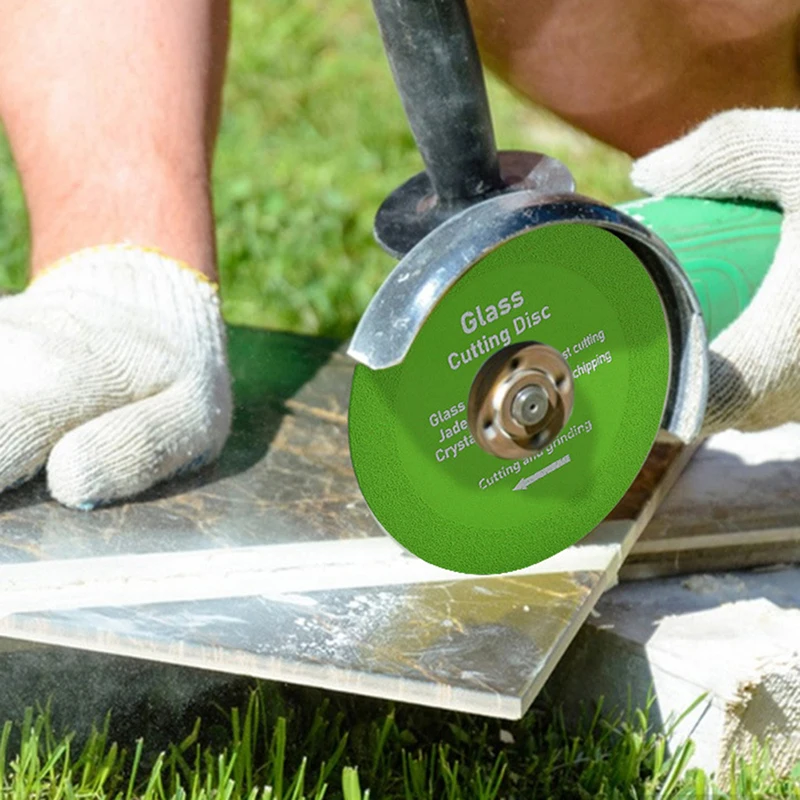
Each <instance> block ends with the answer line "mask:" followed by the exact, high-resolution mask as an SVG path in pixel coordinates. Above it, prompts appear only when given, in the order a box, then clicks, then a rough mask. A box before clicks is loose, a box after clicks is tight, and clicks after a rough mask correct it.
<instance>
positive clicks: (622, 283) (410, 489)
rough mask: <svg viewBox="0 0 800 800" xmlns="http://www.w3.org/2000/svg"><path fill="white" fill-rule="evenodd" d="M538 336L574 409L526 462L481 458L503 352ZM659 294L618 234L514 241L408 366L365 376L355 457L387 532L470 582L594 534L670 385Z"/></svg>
mask: <svg viewBox="0 0 800 800" xmlns="http://www.w3.org/2000/svg"><path fill="white" fill-rule="evenodd" d="M520 342H540V343H544V344H547V345H550V346H551V347H553V348H555V349H556V350H558V351H559V352H560V353H561V354H562V355H563V357H564V358H565V359H566V361H567V363H568V365H569V367H570V370H571V371H572V375H573V381H574V406H573V410H572V414H571V416H570V418H569V420H568V421H567V422H566V425H565V426H564V428H563V429H562V430H561V433H560V435H559V436H558V437H557V438H555V439H554V440H553V441H552V442H551V443H550V444H549V445H547V447H546V448H545V449H544V450H542V451H540V452H537V453H531V454H530V455H528V456H524V457H522V458H519V459H515V460H508V459H504V458H498V457H496V456H493V455H490V454H489V453H487V452H485V451H484V450H482V449H481V448H480V447H479V446H478V445H477V444H476V443H475V439H474V438H473V436H472V435H471V433H470V430H469V427H468V423H467V401H468V397H469V393H470V387H471V385H472V381H473V378H474V377H475V374H476V372H477V371H478V369H479V368H480V366H481V365H482V364H483V363H484V362H485V361H486V360H487V358H489V357H490V356H491V355H492V354H493V353H496V352H498V351H499V350H500V349H501V348H503V347H505V346H507V345H510V344H512V343H513V344H517V343H520ZM669 374H670V343H669V334H668V329H667V322H666V317H665V314H664V309H663V307H662V304H661V299H660V297H659V294H658V291H657V290H656V288H655V286H654V285H653V282H652V280H651V279H650V276H649V275H648V273H647V271H646V270H645V269H644V267H643V266H642V265H641V263H640V262H639V260H638V259H637V258H636V256H635V255H634V254H633V253H632V252H631V251H630V250H629V249H628V248H627V247H626V246H625V245H624V244H623V243H622V242H621V241H620V240H619V239H618V238H617V237H615V236H614V235H613V234H611V233H609V232H607V231H605V230H601V229H599V228H597V227H594V226H591V225H586V224H580V223H568V224H557V225H552V226H549V227H543V228H538V229H535V230H533V231H530V232H527V233H525V234H523V235H521V236H518V237H517V238H515V239H512V240H510V241H508V242H506V243H504V244H503V245H501V246H500V247H498V248H497V249H496V250H494V251H492V252H491V253H489V254H488V255H486V256H485V257H484V258H483V259H481V260H480V261H478V262H477V263H476V264H475V265H473V267H472V268H471V269H470V270H469V271H468V272H466V273H465V274H464V275H463V276H462V277H461V278H460V279H459V280H458V282H457V283H456V284H455V285H454V286H453V287H452V288H451V289H450V291H448V292H447V293H446V295H445V296H444V297H443V298H442V300H441V301H440V302H439V303H438V304H437V305H436V306H435V308H434V309H433V311H432V312H431V314H430V316H429V317H428V319H427V320H426V322H425V324H424V325H423V327H422V328H421V330H420V331H419V333H418V335H417V337H416V339H415V340H414V343H413V344H412V346H411V349H410V350H409V352H408V354H407V355H406V358H405V359H404V360H403V362H402V363H400V364H399V365H397V366H395V367H391V368H389V369H383V370H372V369H369V368H368V367H366V366H363V365H359V366H357V367H356V370H355V375H354V378H353V385H352V391H351V399H350V415H349V430H350V448H351V456H352V461H353V467H354V469H355V473H356V477H357V479H358V482H359V486H360V488H361V491H362V493H363V495H364V497H365V499H366V501H367V503H368V505H369V507H370V509H371V510H372V513H373V514H374V515H375V517H376V518H377V520H378V521H379V522H380V524H381V525H382V526H383V528H384V529H385V530H386V531H387V532H388V533H389V534H391V535H392V536H393V537H394V538H395V539H396V540H397V541H398V542H399V543H400V544H401V545H403V546H404V547H405V548H407V549H408V550H409V551H411V552H412V553H414V554H415V555H417V556H419V557H420V558H423V559H425V560H426V561H429V562H431V563H432V564H436V565H438V566H440V567H444V568H446V569H450V570H456V571H459V572H466V573H472V574H487V573H500V572H508V571H511V570H516V569H521V568H523V567H527V566H529V565H531V564H534V563H536V562H538V561H541V560H543V559H545V558H547V557H549V556H551V555H553V554H555V553H557V552H559V551H560V550H563V549H564V548H565V547H568V546H569V545H571V544H574V543H575V542H576V541H577V540H578V539H580V538H581V537H582V536H584V535H585V534H586V533H588V532H589V531H590V530H591V529H592V528H594V527H595V526H596V525H597V524H598V523H599V522H600V521H601V520H602V519H603V517H605V516H606V515H607V514H608V512H609V511H611V509H612V508H613V507H614V506H615V505H616V503H617V502H618V501H619V499H620V498H621V497H622V496H623V494H624V493H625V491H626V490H627V489H628V487H629V486H630V484H631V483H632V482H633V479H634V478H635V477H636V474H637V472H638V471H639V469H640V467H641V466H642V463H643V462H644V460H645V458H646V457H647V454H648V452H649V450H650V447H651V446H652V443H653V440H654V439H655V436H656V434H657V432H658V429H659V425H660V423H661V418H662V414H663V411H664V405H665V402H666V397H667V392H668V388H669Z"/></svg>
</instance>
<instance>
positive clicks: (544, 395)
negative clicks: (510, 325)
mask: <svg viewBox="0 0 800 800" xmlns="http://www.w3.org/2000/svg"><path fill="white" fill-rule="evenodd" d="M572 404H573V383H572V372H571V371H570V368H569V365H568V364H567V362H566V361H565V360H564V358H563V357H562V355H561V353H559V352H558V351H557V350H555V349H554V348H552V347H550V346H548V345H545V344H540V343H538V342H523V343H520V344H514V345H509V346H508V347H505V348H503V349H502V350H500V351H499V352H497V353H495V354H494V355H493V356H492V357H491V358H489V359H487V360H486V362H485V363H484V364H483V365H482V366H481V368H480V369H479V370H478V373H477V375H476V376H475V379H474V380H473V382H472V387H471V389H470V395H469V403H468V407H467V422H468V424H469V428H470V432H471V433H472V435H473V436H474V437H475V441H476V442H477V443H478V445H480V447H481V448H482V449H483V450H485V451H486V452H487V453H490V454H491V455H494V456H498V457H499V458H521V457H523V456H526V455H529V454H530V453H531V452H536V451H537V450H541V449H542V448H544V447H546V446H547V445H548V444H549V443H550V442H552V441H553V439H555V438H556V437H557V436H558V434H559V433H560V432H561V430H562V429H563V428H564V426H565V425H566V423H567V420H568V419H569V416H570V414H571V413H572Z"/></svg>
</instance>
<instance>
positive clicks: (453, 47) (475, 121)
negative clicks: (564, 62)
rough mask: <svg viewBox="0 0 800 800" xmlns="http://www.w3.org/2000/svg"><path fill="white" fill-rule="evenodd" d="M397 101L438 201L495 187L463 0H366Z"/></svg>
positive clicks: (493, 157) (468, 197)
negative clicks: (370, 2) (375, 21)
mask: <svg viewBox="0 0 800 800" xmlns="http://www.w3.org/2000/svg"><path fill="white" fill-rule="evenodd" d="M373 6H374V8H375V14H376V16H377V18H378V25H379V26H380V31H381V36H382V38H383V44H384V48H385V49H386V54H387V56H388V58H389V65H390V66H391V69H392V74H393V75H394V80H395V84H396V85H397V88H398V91H399V92H400V97H401V99H402V101H403V107H404V109H405V112H406V116H407V117H408V121H409V124H410V125H411V130H412V132H413V134H414V138H415V139H416V142H417V147H418V148H419V151H420V153H421V154H422V158H423V160H424V162H425V168H426V171H427V173H428V177H429V178H430V180H431V183H432V184H433V188H434V191H435V192H436V194H437V196H438V200H439V203H441V204H443V205H456V206H457V205H463V204H464V203H465V201H472V202H474V200H475V199H476V198H479V197H481V196H483V195H489V194H492V193H494V192H496V191H498V190H499V189H501V188H502V187H503V183H502V181H501V179H500V168H499V166H498V162H497V148H496V146H495V141H494V131H493V130H492V118H491V114H490V112H489V101H488V99H487V97H486V84H485V83H484V80H483V70H482V68H481V62H480V58H479V56H478V48H477V46H476V44H475V37H474V35H473V32H472V25H471V24H470V20H469V12H468V11H467V6H466V2H465V0H373Z"/></svg>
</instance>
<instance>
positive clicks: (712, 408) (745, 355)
mask: <svg viewBox="0 0 800 800" xmlns="http://www.w3.org/2000/svg"><path fill="white" fill-rule="evenodd" d="M631 177H632V180H633V182H634V183H635V184H636V186H638V187H639V188H641V189H643V190H644V191H646V192H648V193H650V194H653V195H693V196H697V197H710V198H733V197H741V198H749V199H752V200H767V201H771V202H775V203H777V204H778V205H779V206H780V207H781V208H782V210H783V213H784V221H783V226H782V229H781V239H780V243H779V245H778V249H777V251H776V253H775V260H774V261H773V263H772V266H771V267H770V269H769V271H768V273H767V275H766V277H765V278H764V281H763V283H762V284H761V287H760V288H759V290H758V292H757V293H756V295H755V297H753V299H752V300H751V302H750V305H749V306H748V307H747V308H746V309H745V310H744V312H743V313H742V314H741V315H740V316H739V318H738V319H736V320H735V321H734V322H733V323H732V324H731V325H729V326H728V327H727V328H726V329H725V330H724V331H722V333H720V334H719V335H718V336H717V337H716V339H714V341H713V342H712V343H711V346H710V369H711V374H710V387H709V402H708V410H707V412H706V417H705V421H704V425H703V434H704V435H706V434H710V433H714V432H716V431H720V430H724V429H726V428H738V429H739V430H743V431H754V430H761V429H764V428H769V427H773V426H775V425H781V424H783V423H784V422H790V421H798V420H800V111H790V110H785V109H773V110H735V111H726V112H723V113H721V114H718V115H717V116H714V117H712V118H711V119H709V120H707V121H706V122H704V123H703V124H702V125H700V126H699V127H698V128H696V129H695V130H694V131H692V132H691V133H689V134H687V135H686V136H684V137H683V138H681V139H678V140H677V141H675V142H672V143H671V144H668V145H666V146H665V147H662V148H660V149H658V150H655V151H654V152H652V153H650V154H648V155H646V156H644V157H643V158H641V159H639V160H638V161H637V162H636V163H635V164H634V165H633V171H632V175H631Z"/></svg>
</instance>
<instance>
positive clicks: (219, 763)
mask: <svg viewBox="0 0 800 800" xmlns="http://www.w3.org/2000/svg"><path fill="white" fill-rule="evenodd" d="M212 716H213V717H215V719H212V720H210V721H208V722H205V723H203V722H201V721H200V720H198V721H197V723H196V724H195V726H194V728H193V729H192V730H191V731H189V732H188V733H187V734H186V736H185V738H183V739H182V740H179V741H178V742H177V743H176V744H171V745H169V747H167V748H166V749H165V750H163V751H162V752H152V751H151V750H149V749H148V747H147V743H146V742H145V741H144V740H143V739H141V738H140V739H138V740H136V739H133V738H131V737H132V736H135V735H136V734H135V732H133V731H127V734H128V737H129V738H130V739H131V741H130V743H129V746H128V747H127V748H125V747H121V746H119V745H118V744H116V743H114V742H112V741H111V738H110V736H109V723H108V720H106V725H105V726H104V727H103V728H101V729H99V730H98V729H95V730H94V732H93V733H92V734H91V735H90V736H89V737H88V739H87V740H86V741H85V742H84V743H83V745H82V746H80V747H78V746H77V745H76V743H75V741H74V737H72V736H70V735H57V734H56V733H55V732H54V731H53V728H52V725H51V723H50V717H49V714H48V713H47V712H43V713H39V714H34V713H33V712H31V711H29V712H28V713H27V714H26V716H25V718H24V720H23V721H22V722H21V724H18V725H13V724H12V723H10V722H8V723H6V724H5V726H4V727H3V728H2V733H1V734H0V798H2V800H38V799H39V798H41V799H42V800H44V799H45V798H47V800H301V799H302V798H308V800H322V798H323V797H324V798H329V799H333V800H335V799H336V798H342V800H367V798H373V800H377V799H378V798H385V800H395V799H396V800H417V799H419V800H423V799H425V800H428V799H430V800H433V799H434V798H436V799H437V800H438V799H439V798H441V799H442V800H471V799H472V798H474V800H499V798H509V799H510V798H529V799H530V800H536V798H552V799H553V800H562V799H563V800H582V799H583V798H587V799H588V798H609V799H613V800H623V799H633V798H641V800H690V799H692V800H706V799H707V798H710V799H712V800H723V799H724V798H731V799H733V798H737V799H738V798H753V799H754V800H756V799H758V800H760V799H761V798H763V800H767V798H771V799H774V800H784V799H785V800H798V799H799V798H800V783H798V780H796V778H797V777H798V776H797V775H795V777H794V778H786V779H781V778H779V777H777V776H776V775H774V773H773V772H772V771H771V769H770V767H769V759H768V754H767V753H766V752H756V753H754V756H753V759H752V760H751V761H750V762H748V763H744V762H741V761H740V762H739V763H737V764H736V765H735V767H734V768H733V769H732V770H731V773H730V775H728V776H726V779H727V781H728V786H729V788H728V790H727V792H723V791H722V790H721V789H720V788H719V787H718V786H717V785H716V783H715V782H714V781H713V779H712V778H710V777H709V776H708V775H706V774H705V773H703V772H702V771H699V770H688V771H686V769H685V768H686V762H687V760H688V758H689V757H690V755H691V753H692V745H691V743H686V744H684V745H682V746H681V747H679V748H678V749H677V750H676V752H675V753H673V754H672V755H668V754H667V750H666V738H665V734H664V733H662V732H657V731H653V730H652V729H651V727H650V726H649V724H648V718H647V712H646V711H637V712H634V713H631V714H629V715H627V717H624V718H623V717H620V718H616V719H609V718H606V717H603V716H602V715H601V714H600V707H599V706H598V708H597V709H596V711H595V713H594V714H593V716H591V717H590V718H586V719H585V720H584V721H583V722H582V723H581V725H580V726H579V728H578V729H577V730H575V731H571V732H570V731H568V730H567V728H566V726H565V724H564V721H563V719H562V717H561V715H560V714H559V712H558V711H553V710H551V711H547V712H545V711H542V710H534V711H532V712H530V713H529V714H528V715H527V716H526V717H525V718H524V719H523V720H522V721H520V722H516V723H508V722H500V721H489V720H485V719H482V718H476V717H470V716H466V715H459V714H453V713H443V712H437V711H431V710H426V709H419V708H415V707H413V706H400V707H393V706H391V705H389V704H385V703H376V702H375V701H367V700H362V699H357V698H347V697H337V698H335V699H334V700H333V701H331V698H330V697H328V696H326V695H324V694H323V693H321V692H317V691H313V690H280V691H279V690H278V689H276V687H275V686H273V685H267V684H262V685H261V687H260V688H259V689H258V690H255V691H253V692H252V693H251V695H250V697H249V701H247V702H246V703H245V704H244V706H243V707H234V708H233V709H232V710H231V711H230V712H228V713H227V714H226V715H225V716H224V718H223V717H222V716H221V714H219V713H213V714H212ZM799 766H800V765H799ZM798 774H800V773H798Z"/></svg>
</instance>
